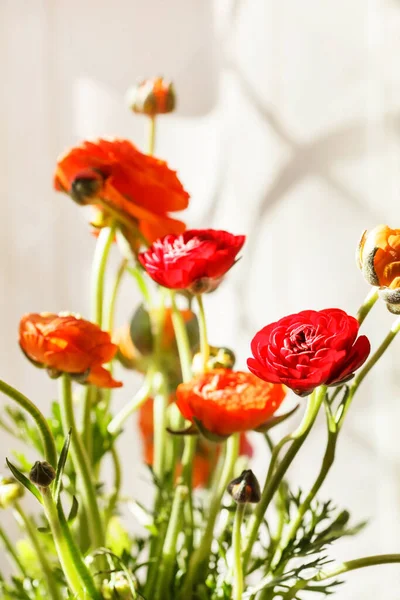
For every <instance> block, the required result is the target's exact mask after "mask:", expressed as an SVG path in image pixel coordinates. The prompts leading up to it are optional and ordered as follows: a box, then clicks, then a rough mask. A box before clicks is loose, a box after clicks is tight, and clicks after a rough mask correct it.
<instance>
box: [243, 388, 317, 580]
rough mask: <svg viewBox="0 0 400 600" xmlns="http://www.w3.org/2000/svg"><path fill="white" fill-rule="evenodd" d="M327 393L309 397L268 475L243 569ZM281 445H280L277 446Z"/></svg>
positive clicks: (253, 519) (250, 526)
mask: <svg viewBox="0 0 400 600" xmlns="http://www.w3.org/2000/svg"><path fill="white" fill-rule="evenodd" d="M325 394H326V387H325V386H320V387H319V388H318V389H317V391H316V393H314V394H312V395H311V396H310V398H309V403H308V407H307V410H306V413H305V415H304V417H303V421H302V423H301V424H300V426H299V427H298V429H297V430H296V431H295V432H294V433H293V434H292V436H293V439H292V442H291V446H290V447H289V449H288V451H287V453H286V454H285V456H284V457H283V459H282V461H281V463H280V464H279V465H278V467H277V468H276V470H275V472H271V470H270V477H267V480H266V483H265V486H264V489H263V492H262V495H261V500H260V502H259V503H258V504H257V507H256V509H255V511H254V513H253V515H252V517H251V518H250V520H249V524H248V528H247V539H246V544H245V548H244V552H243V570H244V572H245V573H246V570H247V565H248V562H249V560H250V556H251V550H252V548H253V544H254V542H255V541H256V539H257V535H258V530H259V527H260V525H261V523H262V520H263V518H264V515H265V512H266V510H267V508H268V506H269V504H270V502H271V500H272V498H273V497H274V495H275V492H276V490H277V489H278V487H279V484H280V483H281V481H282V479H283V477H284V475H285V473H286V471H287V470H288V468H289V467H290V465H291V464H292V462H293V460H294V458H295V456H296V455H297V453H298V451H299V450H300V448H301V446H302V445H303V443H304V442H305V440H306V438H307V436H308V434H309V433H310V431H311V428H312V426H313V424H314V422H315V419H316V418H317V415H318V412H319V409H320V406H321V404H322V402H323V399H324V397H325ZM277 447H279V445H278V446H277Z"/></svg>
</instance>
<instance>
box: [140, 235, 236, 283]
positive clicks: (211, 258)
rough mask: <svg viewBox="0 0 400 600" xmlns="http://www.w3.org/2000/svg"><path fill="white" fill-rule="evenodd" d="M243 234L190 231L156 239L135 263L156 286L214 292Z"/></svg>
mask: <svg viewBox="0 0 400 600" xmlns="http://www.w3.org/2000/svg"><path fill="white" fill-rule="evenodd" d="M245 239H246V238H245V236H244V235H233V234H232V233H228V232H227V231H218V230H216V229H191V230H190V231H185V233H183V234H181V235H166V236H165V237H163V238H162V239H159V240H156V241H155V242H154V243H153V245H152V246H151V247H150V248H149V249H148V250H147V251H146V252H142V253H141V254H139V260H140V262H141V263H142V265H143V267H144V268H145V269H146V271H147V273H148V274H149V275H150V277H151V278H152V279H154V281H156V282H157V283H159V284H160V285H162V286H164V287H167V288H171V289H175V290H181V289H188V290H190V291H192V292H193V293H202V292H206V291H211V290H213V289H215V288H216V287H217V285H218V283H219V282H220V281H221V279H222V277H223V276H224V275H225V273H226V272H227V271H228V270H229V269H230V268H231V267H232V266H233V265H234V263H235V260H236V256H237V254H238V252H239V251H240V249H241V248H242V246H243V244H244V242H245Z"/></svg>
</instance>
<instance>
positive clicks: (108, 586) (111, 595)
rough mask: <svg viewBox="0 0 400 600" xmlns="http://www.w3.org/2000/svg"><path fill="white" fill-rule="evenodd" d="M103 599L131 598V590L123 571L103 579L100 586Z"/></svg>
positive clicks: (128, 599)
mask: <svg viewBox="0 0 400 600" xmlns="http://www.w3.org/2000/svg"><path fill="white" fill-rule="evenodd" d="M101 592H102V595H103V598H104V600H115V598H118V599H119V600H131V598H132V591H131V588H130V585H129V581H128V580H127V578H126V575H125V574H124V573H115V574H113V575H112V577H111V579H110V580H107V579H105V580H104V581H103V585H102V587H101Z"/></svg>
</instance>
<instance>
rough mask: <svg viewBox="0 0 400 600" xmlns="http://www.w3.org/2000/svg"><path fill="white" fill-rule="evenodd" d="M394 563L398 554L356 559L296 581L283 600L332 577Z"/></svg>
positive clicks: (290, 598) (288, 599)
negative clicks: (311, 584) (312, 584)
mask: <svg viewBox="0 0 400 600" xmlns="http://www.w3.org/2000/svg"><path fill="white" fill-rule="evenodd" d="M394 563H400V554H380V555H376V556H366V557H364V558H357V559H355V560H349V561H347V562H344V563H341V564H340V565H338V566H337V567H335V568H333V569H331V570H330V571H320V572H319V573H318V574H317V575H315V577H312V578H311V579H302V580H300V581H298V582H297V583H296V584H295V585H294V586H293V587H292V588H291V589H290V590H289V591H288V592H287V594H285V596H284V600H293V599H294V598H296V597H297V593H298V592H299V591H300V590H303V589H304V588H306V587H307V586H308V585H309V584H310V583H313V582H319V581H326V580H327V579H331V578H332V577H338V576H339V575H343V574H344V573H349V572H350V571H356V570H358V569H365V568H366V567H375V566H377V565H389V564H394Z"/></svg>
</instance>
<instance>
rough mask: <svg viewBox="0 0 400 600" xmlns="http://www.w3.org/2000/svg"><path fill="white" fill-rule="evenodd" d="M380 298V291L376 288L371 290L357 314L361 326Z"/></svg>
mask: <svg viewBox="0 0 400 600" xmlns="http://www.w3.org/2000/svg"><path fill="white" fill-rule="evenodd" d="M378 298H379V294H378V290H377V289H376V288H371V290H370V291H369V293H368V294H367V296H366V298H365V300H364V302H363V303H362V304H361V306H360V308H359V309H358V312H357V320H358V322H359V323H360V325H361V323H363V321H364V319H365V318H366V316H367V315H368V313H369V311H370V310H371V308H372V307H373V306H374V304H375V302H376V301H377V300H378Z"/></svg>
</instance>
